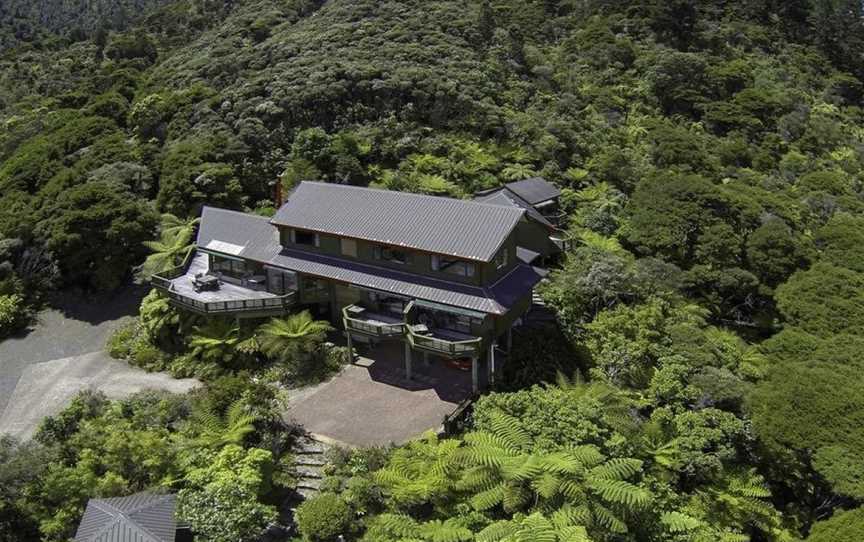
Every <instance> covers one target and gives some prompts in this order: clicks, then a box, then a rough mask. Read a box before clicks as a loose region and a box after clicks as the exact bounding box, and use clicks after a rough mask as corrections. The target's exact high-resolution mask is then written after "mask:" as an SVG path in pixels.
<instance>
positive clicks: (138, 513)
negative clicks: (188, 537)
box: [75, 493, 177, 542]
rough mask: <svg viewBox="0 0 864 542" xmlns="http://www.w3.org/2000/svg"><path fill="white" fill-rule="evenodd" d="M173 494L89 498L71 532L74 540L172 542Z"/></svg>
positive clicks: (175, 528) (173, 531) (173, 530)
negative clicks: (81, 516)
mask: <svg viewBox="0 0 864 542" xmlns="http://www.w3.org/2000/svg"><path fill="white" fill-rule="evenodd" d="M174 508H175V498H174V495H153V494H151V493H136V494H135V495H130V496H129V497H115V498H110V499H90V501H89V502H88V503H87V509H86V510H85V511H84V517H83V518H81V523H80V524H79V525H78V532H77V533H76V534H75V541H76V542H174V537H175V534H176V532H177V520H176V519H175V517H174Z"/></svg>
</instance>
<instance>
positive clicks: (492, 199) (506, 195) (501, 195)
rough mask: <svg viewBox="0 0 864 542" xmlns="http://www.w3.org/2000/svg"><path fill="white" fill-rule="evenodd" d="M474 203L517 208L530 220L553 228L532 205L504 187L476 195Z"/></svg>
mask: <svg viewBox="0 0 864 542" xmlns="http://www.w3.org/2000/svg"><path fill="white" fill-rule="evenodd" d="M474 201H479V202H481V203H488V204H491V205H505V206H509V207H518V208H520V209H525V213H526V215H527V216H529V217H531V218H532V219H534V220H536V221H537V222H539V223H541V224H543V225H544V226H546V227H548V228H554V227H555V225H554V224H552V223H551V222H549V220H548V219H547V218H546V217H545V216H543V215H542V214H540V211H538V210H537V209H535V208H534V206H533V205H531V204H530V203H528V202H527V201H525V200H524V199H522V198H520V197H519V196H517V195H516V194H515V193H513V192H511V191H510V190H508V189H507V188H504V187H502V188H498V189H496V190H493V191H489V192H483V193H481V194H478V195H477V196H475V197H474Z"/></svg>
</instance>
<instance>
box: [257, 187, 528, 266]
mask: <svg viewBox="0 0 864 542" xmlns="http://www.w3.org/2000/svg"><path fill="white" fill-rule="evenodd" d="M523 213H524V211H523V210H522V209H517V208H508V207H503V206H499V205H487V204H483V203H478V202H475V201H468V200H461V199H454V198H442V197H437V196H427V195H423V194H411V193H407V192H395V191H391V190H380V189H375V188H362V187H357V186H348V185H340V184H327V183H319V182H309V181H304V182H302V183H300V184H299V185H298V186H297V187H296V188H295V189H294V191H293V192H292V193H291V194H290V195H289V197H288V201H287V202H286V203H285V205H283V206H282V207H281V208H280V209H279V211H278V212H277V213H276V216H274V217H273V220H272V222H273V223H274V224H278V225H280V226H290V227H295V228H301V229H307V230H314V231H319V232H324V233H331V234H334V235H340V236H344V237H354V238H357V239H364V240H367V241H375V242H378V243H384V244H388V245H394V246H403V247H409V248H413V249H417V250H423V251H426V252H434V253H438V254H446V255H449V256H456V257H459V258H466V259H471V260H480V261H484V262H485V261H490V260H491V259H492V258H493V257H494V256H495V253H496V252H497V251H498V249H499V248H500V247H501V245H502V243H503V242H504V240H505V239H506V238H507V236H508V235H509V234H510V232H511V231H513V228H514V227H516V224H517V223H518V222H519V219H520V218H522V215H523Z"/></svg>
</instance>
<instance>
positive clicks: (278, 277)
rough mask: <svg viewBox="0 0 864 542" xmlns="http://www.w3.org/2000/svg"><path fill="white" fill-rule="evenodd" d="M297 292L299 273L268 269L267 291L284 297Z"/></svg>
mask: <svg viewBox="0 0 864 542" xmlns="http://www.w3.org/2000/svg"><path fill="white" fill-rule="evenodd" d="M296 290H297V273H295V272H294V271H286V270H284V269H276V268H273V267H268V268H267V291H269V292H271V293H274V294H279V295H284V294H286V293H288V292H293V291H296Z"/></svg>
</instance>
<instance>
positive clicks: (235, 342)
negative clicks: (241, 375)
mask: <svg viewBox="0 0 864 542" xmlns="http://www.w3.org/2000/svg"><path fill="white" fill-rule="evenodd" d="M193 329H194V331H193V333H192V336H191V338H190V340H189V346H191V347H192V356H193V357H195V358H197V359H200V360H202V361H206V362H210V363H217V364H220V365H230V364H231V363H232V362H233V361H234V360H235V359H236V357H237V356H238V355H239V354H240V353H241V352H240V350H239V348H238V347H239V346H240V345H241V343H243V342H244V341H243V340H242V338H241V337H240V330H239V329H238V328H237V327H235V326H233V325H232V324H231V323H230V322H229V321H227V320H222V319H218V318H213V319H211V320H209V321H208V322H207V323H206V324H204V325H203V326H195V327H194V328H193Z"/></svg>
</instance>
